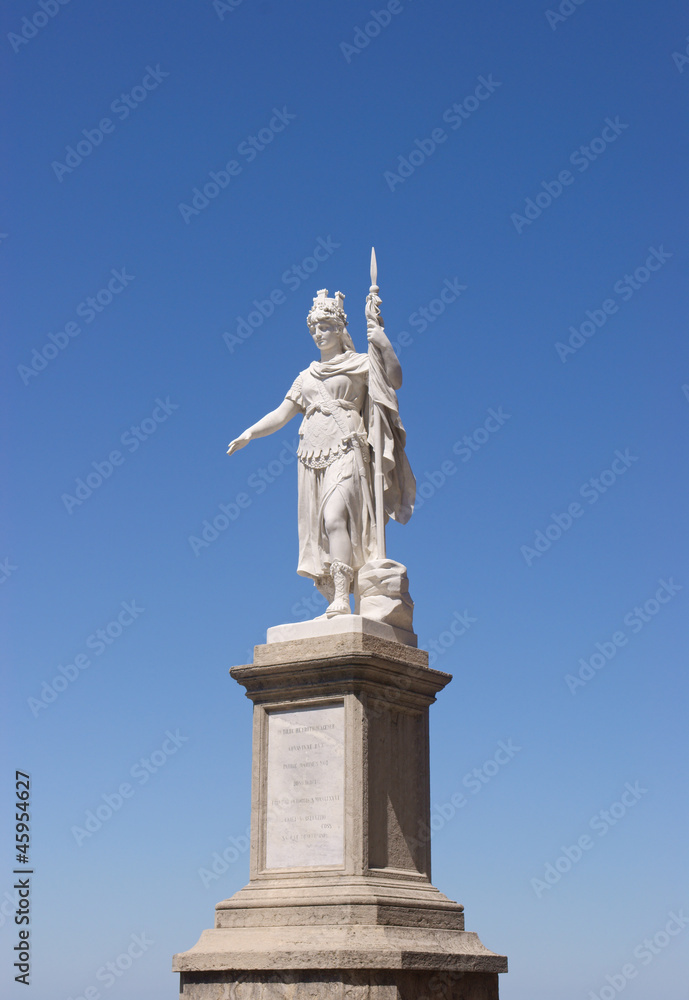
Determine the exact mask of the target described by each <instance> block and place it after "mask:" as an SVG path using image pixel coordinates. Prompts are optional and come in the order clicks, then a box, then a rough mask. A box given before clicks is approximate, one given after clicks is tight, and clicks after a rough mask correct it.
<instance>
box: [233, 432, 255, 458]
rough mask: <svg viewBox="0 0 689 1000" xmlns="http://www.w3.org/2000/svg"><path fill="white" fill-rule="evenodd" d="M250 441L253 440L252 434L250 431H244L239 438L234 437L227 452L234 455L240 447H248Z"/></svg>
mask: <svg viewBox="0 0 689 1000" xmlns="http://www.w3.org/2000/svg"><path fill="white" fill-rule="evenodd" d="M249 441H251V434H250V433H249V431H244V433H243V434H240V435H239V437H238V438H235V439H234V441H230V443H229V445H228V448H227V454H228V455H234V453H235V452H236V451H239V449H240V448H246V446H247V445H248V443H249Z"/></svg>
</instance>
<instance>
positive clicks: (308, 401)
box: [227, 255, 415, 630]
mask: <svg viewBox="0 0 689 1000" xmlns="http://www.w3.org/2000/svg"><path fill="white" fill-rule="evenodd" d="M371 281H372V284H371V290H370V293H369V296H368V298H367V301H366V325H367V337H368V342H369V353H368V354H358V353H357V352H356V350H355V348H354V344H353V342H352V338H351V337H350V335H349V333H348V332H347V317H346V315H345V312H344V305H343V303H344V295H343V294H342V293H341V292H335V297H334V298H328V290H327V289H326V288H324V289H321V290H320V291H319V292H318V295H317V296H316V298H314V300H313V306H312V307H311V310H310V312H309V314H308V317H307V323H308V326H309V331H310V333H311V336H312V337H313V340H314V342H315V344H316V347H318V349H319V350H320V354H321V358H320V361H313V362H312V363H311V364H310V365H309V367H308V368H307V369H305V370H304V371H302V372H300V373H299V375H298V376H297V378H296V379H295V381H294V384H293V385H292V387H291V389H290V390H289V392H288V393H287V395H286V397H285V399H284V400H283V402H282V403H281V404H280V406H278V408H277V409H275V410H272V411H271V412H270V413H267V414H266V415H265V416H264V417H263V418H262V419H261V420H259V421H258V422H257V423H255V424H252V426H251V427H249V428H247V430H245V431H244V433H243V434H241V435H240V436H239V437H238V438H235V440H234V441H232V442H231V443H230V445H229V448H228V450H227V454H228V455H232V454H234V452H235V451H238V450H239V449H240V448H243V447H244V446H245V445H247V444H248V443H249V441H252V440H253V439H254V438H259V437H265V436H266V435H267V434H273V433H275V431H279V430H280V429H281V428H282V427H284V426H285V424H286V423H287V422H288V421H289V420H291V419H292V417H294V416H296V415H297V414H298V413H301V414H302V415H303V420H302V424H301V428H300V431H299V436H300V442H299V447H298V449H297V457H298V459H299V470H298V481H299V504H298V510H299V564H298V567H297V572H298V573H299V574H300V575H301V576H307V577H311V578H312V579H313V581H314V583H315V585H316V586H317V587H318V589H319V590H320V591H321V593H322V594H323V595H324V596H325V597H326V599H327V600H328V601H329V602H330V603H329V605H328V607H327V609H326V612H325V617H333V616H335V615H342V614H350V613H351V609H350V604H349V594H350V591H351V590H352V589H353V590H354V596H355V610H356V611H357V612H359V613H361V614H365V615H366V616H367V617H372V618H377V619H378V620H382V621H389V622H390V623H392V624H397V625H399V626H400V627H402V628H407V629H409V630H411V609H412V607H413V605H412V602H411V599H410V598H409V595H408V593H407V584H406V571H405V569H404V567H403V566H401V565H400V564H399V563H395V562H393V561H392V560H389V559H386V553H385V521H386V520H387V518H388V517H393V518H395V519H396V520H397V521H400V522H401V523H403V524H404V523H406V522H407V521H408V520H409V518H410V517H411V513H412V510H413V505H414V495H415V480H414V476H413V474H412V471H411V468H410V466H409V462H408V460H407V457H406V455H405V452H404V446H405V439H406V435H405V431H404V427H403V426H402V422H401V420H400V418H399V411H398V405H397V395H396V392H395V390H396V389H399V387H400V386H401V384H402V369H401V368H400V364H399V361H398V360H397V357H396V355H395V352H394V350H393V348H392V344H391V343H390V341H389V340H388V338H387V336H386V335H385V331H384V329H383V323H382V317H381V316H380V313H379V310H378V305H379V303H380V299H379V298H378V295H377V292H378V287H377V285H376V284H375V255H372V265H371ZM374 480H375V482H374Z"/></svg>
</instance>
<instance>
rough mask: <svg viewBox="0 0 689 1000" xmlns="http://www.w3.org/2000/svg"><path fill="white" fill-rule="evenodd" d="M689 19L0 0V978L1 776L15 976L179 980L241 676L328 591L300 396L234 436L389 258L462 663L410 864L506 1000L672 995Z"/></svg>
mask: <svg viewBox="0 0 689 1000" xmlns="http://www.w3.org/2000/svg"><path fill="white" fill-rule="evenodd" d="M371 10H374V11H377V12H378V13H377V15H376V17H374V16H373V15H372V14H371ZM548 11H550V13H548ZM688 34H689V24H688V19H687V16H686V9H685V5H684V4H683V3H680V2H679V0H654V2H650V0H647V2H642V0H609V2H607V3H603V2H597V0H588V2H581V0H579V2H578V3H575V2H571V3H570V2H568V0H564V2H562V3H560V5H559V6H558V5H557V3H556V2H555V0H553V2H552V3H551V6H550V8H549V7H548V0H521V2H519V3H508V2H499V0H465V2H462V3H456V2H451V0H437V2H435V3H428V2H427V3H422V2H421V0H399V3H398V4H395V3H392V5H391V6H390V5H384V4H383V3H382V0H381V3H380V4H376V5H375V6H372V5H371V2H370V0H366V2H360V0H355V2H344V0H331V2H329V3H322V2H314V0H302V2H300V3H298V4H288V3H281V2H279V0H229V2H228V3H216V4H215V5H214V4H213V3H212V2H211V0H193V2H188V3H181V2H179V0H176V2H171V0H167V2H162V0H147V2H145V3H142V2H136V3H135V2H133V0H119V2H117V3H96V2H91V3H86V2H84V0H71V2H69V3H65V2H64V0H42V2H41V3H39V0H15V2H14V3H12V4H11V5H6V7H5V11H4V27H3V37H2V40H1V44H2V45H3V46H4V62H5V64H6V77H7V78H9V82H10V87H9V93H8V98H9V99H8V100H6V102H5V103H6V111H5V114H6V121H7V126H8V132H9V139H10V142H9V144H8V159H9V160H10V162H11V166H10V167H9V173H8V183H7V184H6V185H5V194H6V197H5V201H4V205H3V211H2V218H1V222H0V228H1V230H2V236H1V238H0V243H1V246H0V252H1V253H2V255H3V257H4V260H5V263H6V269H7V280H6V291H7V295H6V302H7V307H6V310H5V314H6V317H7V323H6V330H7V334H6V337H5V338H4V345H5V349H4V357H3V381H4V388H3V393H2V396H3V402H4V403H5V405H6V413H7V421H6V425H7V426H8V427H9V428H10V429H9V430H8V432H7V433H6V435H5V443H6V453H7V456H8V460H9V475H8V476H7V477H6V479H5V482H6V497H5V499H6V504H5V507H6V510H7V511H8V515H9V516H8V531H7V533H6V534H5V535H4V537H3V543H2V551H0V560H4V562H2V566H1V568H0V577H1V579H2V587H1V588H0V592H1V593H2V599H3V601H4V602H5V606H6V614H7V619H8V621H9V626H8V628H7V630H6V633H7V643H6V651H7V662H8V671H7V678H8V679H7V684H6V699H5V705H6V711H7V717H6V722H5V724H4V726H3V734H4V737H5V740H6V742H7V752H6V754H5V768H4V772H3V773H4V777H3V781H2V783H1V784H2V815H3V822H2V828H3V829H4V830H5V834H4V837H3V839H2V850H1V851H0V857H1V858H2V868H1V869H0V876H1V882H2V883H4V884H0V897H2V904H1V906H0V914H1V916H0V963H2V973H1V975H2V981H3V983H7V982H8V981H9V986H3V990H4V991H8V990H9V992H5V995H8V996H10V995H11V996H15V995H16V996H25V995H27V994H26V993H25V992H24V991H23V986H21V985H19V984H15V983H13V982H12V978H13V974H12V969H11V965H12V961H14V959H13V958H11V956H12V954H13V952H12V948H13V946H14V945H15V944H16V942H17V938H16V932H17V930H18V928H17V927H16V926H15V925H14V923H13V916H9V917H8V915H7V914H8V913H13V908H12V892H11V890H12V885H13V875H12V868H13V867H14V864H15V862H14V854H13V852H12V850H11V848H12V840H13V833H12V831H13V822H14V819H13V817H14V813H13V810H14V806H13V799H12V789H13V785H14V782H13V776H14V770H15V768H16V769H19V770H21V771H25V772H29V773H30V774H31V780H32V793H31V807H32V808H31V827H32V848H31V855H30V858H31V862H32V864H33V866H34V869H35V876H34V884H33V895H32V924H31V929H32V937H31V947H32V953H33V965H32V982H33V987H32V993H31V996H32V997H33V998H34V1000H69V998H72V1000H77V998H79V997H83V996H84V991H86V990H87V988H89V987H91V988H92V991H93V990H95V991H97V992H98V993H99V994H100V996H102V997H107V998H108V1000H110V998H113V1000H118V998H125V997H126V998H127V1000H153V998H155V1000H163V998H165V997H172V996H175V995H176V994H175V990H176V983H175V980H174V978H173V977H172V975H171V973H170V971H169V970H170V959H171V956H172V954H173V952H176V951H180V950H185V949H186V948H189V947H191V945H192V944H193V943H194V942H195V941H196V939H197V937H198V935H199V933H200V931H201V930H202V929H203V928H204V927H208V926H211V925H212V921H213V906H214V904H215V903H216V902H217V901H218V900H219V899H222V898H224V897H226V896H229V895H231V894H232V893H233V892H235V891H236V890H237V889H239V888H240V887H241V886H242V885H244V884H245V883H246V881H247V879H248V856H247V853H246V851H245V850H244V844H245V841H244V840H243V839H242V838H244V835H245V831H246V828H247V825H248V822H249V781H250V734H251V705H250V702H248V701H247V700H246V698H245V697H244V692H243V689H242V688H240V687H239V686H238V685H237V684H236V683H235V682H234V681H232V680H231V679H230V678H229V677H228V673H227V671H228V668H229V667H230V666H232V665H233V664H238V663H244V662H247V660H249V659H250V658H251V650H252V647H253V645H254V644H255V643H260V642H262V641H264V639H265V630H266V628H267V627H268V626H270V625H274V624H279V623H281V622H285V621H291V620H296V619H301V618H306V617H312V616H314V615H315V614H318V613H320V611H321V610H322V606H321V605H320V604H318V603H317V602H316V601H314V593H315V592H314V589H313V587H312V586H311V585H310V583H309V582H308V581H306V580H303V579H301V578H299V577H297V576H296V574H295V568H296V561H297V534H296V466H295V461H294V458H293V451H294V440H295V437H296V434H297V431H298V423H297V421H295V422H294V423H292V424H290V425H288V426H287V427H286V428H285V429H284V430H283V431H282V432H281V433H279V434H278V435H277V436H276V437H273V438H267V439H264V440H261V441H258V442H254V443H252V444H251V445H250V446H249V447H248V448H246V449H245V450H243V451H242V452H240V453H239V454H238V455H236V456H234V457H233V458H232V459H228V458H227V457H226V455H225V450H226V447H227V442H228V441H229V440H230V439H231V438H233V437H235V436H236V435H237V434H238V433H240V432H241V431H242V430H243V429H244V428H245V427H246V426H247V425H248V424H250V423H252V422H254V421H255V420H256V419H258V418H259V417H260V416H261V415H262V414H263V413H265V412H266V411H267V410H269V409H272V408H273V407H274V406H277V405H278V403H279V402H280V401H281V399H282V398H283V396H284V393H285V392H286V391H287V389H288V388H289V386H290V385H291V384H292V381H293V379H294V377H295V376H296V374H297V372H298V371H300V370H301V369H303V368H305V367H306V366H307V365H308V364H309V362H310V361H311V360H312V357H313V344H312V343H311V341H310V338H309V336H308V331H307V327H306V323H305V317H306V313H307V311H308V309H309V307H310V305H311V301H312V298H313V296H314V295H315V294H316V292H317V290H318V289H319V288H323V287H327V288H329V289H330V292H331V294H332V292H334V291H335V290H336V289H341V290H342V291H343V292H344V293H345V294H346V308H347V311H348V313H349V317H350V330H351V332H352V335H353V337H354V340H355V343H356V345H357V347H358V349H360V350H364V349H365V346H366V340H365V325H364V314H363V307H364V300H365V296H366V293H367V291H368V284H369V275H368V264H369V254H370V248H371V246H372V245H375V247H376V251H377V255H378V264H379V284H380V289H381V297H382V300H383V304H382V313H383V316H384V318H385V323H386V329H387V332H388V334H389V335H390V337H391V339H392V340H393V342H394V343H396V344H397V345H398V348H399V357H400V361H401V364H402V367H403V369H404V373H405V382H404V386H403V388H402V389H401V391H400V394H399V397H400V407H401V413H402V417H403V420H404V423H405V425H406V428H407V432H408V451H409V456H410V460H411V463H412V467H413V469H414V471H415V473H416V476H417V481H418V486H419V496H420V497H421V498H422V499H423V503H422V504H420V505H419V507H418V510H417V511H416V512H415V514H414V516H413V517H412V519H411V522H410V523H409V524H408V525H406V526H405V527H400V526H398V525H392V526H391V528H390V530H389V533H388V547H389V553H390V555H391V556H392V557H393V558H396V559H398V560H399V561H401V562H403V563H405V564H406V565H407V566H408V570H409V578H410V589H411V593H412V596H413V598H414V601H415V603H416V610H415V624H416V630H417V632H418V635H419V643H420V645H421V646H423V647H425V648H427V649H430V650H431V651H433V652H434V665H435V666H437V667H438V668H439V669H442V670H445V671H448V672H450V673H452V674H453V675H454V680H453V682H452V684H450V686H449V687H448V688H447V689H446V690H445V691H444V692H443V693H442V694H441V695H440V696H439V699H438V702H437V704H436V705H435V706H434V707H433V708H432V710H431V766H432V801H433V804H434V813H433V815H434V817H436V818H435V820H434V827H435V828H436V830H435V833H434V838H433V858H434V868H433V876H434V882H435V884H436V885H437V886H438V887H439V888H440V889H441V890H442V891H443V892H445V893H446V894H447V895H449V896H450V897H451V898H453V899H457V900H459V901H461V902H463V903H464V904H465V905H466V912H467V927H468V928H469V929H471V930H476V931H477V932H478V933H479V935H480V936H481V938H482V939H483V941H484V942H485V944H486V945H487V946H488V947H489V948H491V949H493V950H495V951H499V952H502V953H506V954H507V955H508V956H509V959H510V970H511V971H510V973H509V974H508V975H507V976H505V977H503V978H502V981H501V982H502V985H501V991H502V992H501V995H502V997H504V1000H554V998H559V997H566V998H568V1000H569V998H571V1000H579V998H581V1000H590V998H591V996H594V997H602V1000H606V997H608V998H609V997H610V995H611V994H610V990H611V989H615V987H614V986H611V981H613V982H616V983H617V984H618V985H619V983H620V981H621V980H620V977H622V981H623V986H624V996H625V1000H647V998H649V997H653V998H662V1000H680V997H682V998H684V997H685V995H686V993H685V982H686V962H685V956H686V947H687V941H688V940H689V926H683V925H682V922H681V919H680V922H679V923H674V924H671V927H672V931H668V930H666V927H667V926H668V922H669V921H671V920H672V918H671V917H670V914H671V913H672V912H674V913H675V914H678V913H679V912H680V911H681V908H682V907H684V908H685V910H684V912H685V913H687V912H688V911H689V898H688V896H687V881H686V874H687V870H686V819H687V816H686V796H685V795H684V790H685V788H686V728H687V725H686V720H687V714H686V706H687V701H686V693H687V692H686V625H685V623H686V605H687V596H688V595H689V567H688V566H687V559H686V534H685V531H684V523H685V522H686V500H685V498H684V497H683V496H682V494H683V493H684V488H685V485H686V474H685V464H686V439H687V428H688V427H689V363H688V361H687V357H686V354H685V352H684V350H683V347H684V343H685V342H686V291H685V289H686V279H685V271H686V265H687V256H688V246H687V225H686V223H687V211H686V209H687V202H686V187H687V186H686V153H687V137H686V114H685V107H686V99H687V87H689V57H688V56H687V35H688ZM271 296H272V297H271ZM113 453H115V454H114V455H113ZM79 481H81V485H79ZM238 498H239V500H238ZM221 504H222V505H224V506H225V510H226V512H229V514H228V513H226V514H225V515H222V509H221V507H220V505H221ZM218 515H222V516H220V518H219V520H218V521H217V524H218V525H220V526H221V527H220V530H216V529H213V528H212V522H213V520H214V519H215V518H217V517H218ZM230 516H231V517H232V518H233V519H232V520H230ZM207 525H208V526H207ZM214 530H216V537H214V534H213V532H214ZM204 531H205V537H204V534H203V533H204ZM199 540H200V541H199ZM458 622H460V623H461V622H463V624H461V626H459V625H457V624H456V623H458ZM453 623H455V632H459V631H461V630H462V629H464V632H463V634H462V635H459V636H455V635H454V634H453V632H452V631H451V630H450V629H451V626H452V625H453ZM98 630H102V631H101V635H100V636H99V634H98ZM170 734H172V738H171V736H170ZM501 741H502V744H504V745H505V746H508V747H509V748H510V750H509V752H507V751H505V750H504V748H503V749H501ZM515 748H519V749H518V750H517V749H515ZM496 755H497V756H496ZM142 759H143V760H147V761H149V762H151V763H150V764H149V765H146V764H143V763H142ZM486 762H487V763H488V766H487V768H486V769H485V770H483V767H484V764H485V763H486ZM475 770H478V771H479V772H480V776H479V777H477V776H476V774H474V771H475ZM122 784H125V785H126V786H127V787H128V788H129V789H130V790H131V794H129V796H128V797H125V798H123V799H121V801H120V803H119V807H118V808H114V810H113V811H112V815H111V816H109V817H108V816H107V814H108V808H109V807H107V802H108V801H110V802H111V803H112V804H114V805H115V806H117V802H118V799H117V795H118V794H119V793H118V789H119V788H120V786H121V785H122ZM630 786H631V789H633V791H630ZM453 796H454V799H453ZM462 800H463V801H462ZM453 801H454V802H455V803H459V805H455V806H453V805H452V803H453ZM104 804H105V805H106V808H100V807H101V806H103V805H104ZM99 808H100V815H101V816H103V817H106V818H105V819H104V820H103V822H102V823H101V825H100V826H97V824H96V823H95V822H91V826H92V827H93V828H94V829H92V830H91V831H86V833H84V831H85V829H86V828H85V824H86V821H87V815H88V813H89V811H90V812H91V813H94V812H95V811H96V810H97V809H99ZM453 810H454V815H453ZM605 816H607V817H608V818H607V819H606V818H605ZM79 831H81V833H80V832H79ZM230 838H234V840H231V839H230ZM581 838H584V841H583V843H584V844H585V845H586V846H585V847H583V848H577V846H576V845H577V844H579V843H580V841H581ZM233 845H234V846H233ZM228 847H229V850H228ZM565 849H566V850H565ZM577 850H579V855H580V856H577ZM223 852H226V855H227V857H228V858H230V859H231V862H228V863H227V869H226V870H225V871H220V872H216V873H211V874H212V877H211V878H209V877H208V874H206V875H205V876H204V875H203V871H204V870H205V871H206V873H208V872H210V871H211V867H212V864H213V861H214V857H215V856H216V855H221V854H222V853H223ZM567 852H569V858H568V857H567ZM235 855H236V857H235ZM572 859H574V860H572ZM548 866H552V867H551V868H549V867H548ZM217 867H222V866H218V865H217V863H216V868H217ZM200 872H201V874H200ZM547 872H549V873H550V876H549V877H550V883H548V882H547V881H546V880H545V878H546V873H547ZM5 893H9V895H5ZM142 935H143V937H142ZM133 936H138V944H137V943H136V942H135V940H134V937H133ZM645 940H647V941H648V940H650V941H651V945H652V947H651V949H650V950H649V946H648V945H644V944H643V942H644V941H645ZM128 948H131V949H132V951H133V952H134V953H135V954H136V956H137V957H136V958H133V959H132V958H130V959H129V961H130V963H131V967H130V968H126V970H125V969H122V966H127V964H128V962H127V958H126V956H127V949H128ZM123 955H124V956H125V958H124V959H122V960H121V961H120V965H119V966H117V969H118V975H117V976H115V975H113V974H110V977H109V978H108V974H107V972H103V971H102V970H103V969H104V968H105V969H106V970H107V963H108V962H116V961H117V960H118V959H119V958H120V956H123ZM625 968H626V971H625V972H624V973H623V972H622V971H621V970H623V969H625ZM91 995H93V992H92V994H91Z"/></svg>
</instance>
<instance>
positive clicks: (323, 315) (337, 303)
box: [306, 288, 354, 351]
mask: <svg viewBox="0 0 689 1000" xmlns="http://www.w3.org/2000/svg"><path fill="white" fill-rule="evenodd" d="M306 322H307V323H308V326H309V332H310V333H311V335H312V336H313V335H314V334H315V333H316V332H317V329H318V327H319V325H320V326H323V325H327V326H328V327H330V328H331V329H333V330H335V331H336V333H337V335H338V336H339V339H340V344H341V347H342V350H343V351H353V350H354V343H353V341H352V338H351V337H350V335H349V333H348V332H347V315H346V313H345V311H344V295H343V294H342V292H335V297H334V298H332V299H329V298H328V289H327V288H321V289H320V290H319V292H318V294H317V295H316V297H315V298H314V300H313V305H312V306H311V309H310V310H309V314H308V316H307V317H306Z"/></svg>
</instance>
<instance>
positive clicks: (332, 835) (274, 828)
mask: <svg viewBox="0 0 689 1000" xmlns="http://www.w3.org/2000/svg"><path fill="white" fill-rule="evenodd" d="M343 863H344V703H339V704H336V705H326V706H323V707H321V708H298V709H295V710H293V711H291V712H269V713H268V782H267V818H266V868H292V867H298V868H301V867H304V866H313V865H341V864H343Z"/></svg>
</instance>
